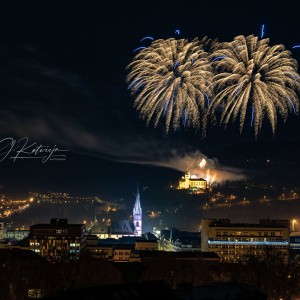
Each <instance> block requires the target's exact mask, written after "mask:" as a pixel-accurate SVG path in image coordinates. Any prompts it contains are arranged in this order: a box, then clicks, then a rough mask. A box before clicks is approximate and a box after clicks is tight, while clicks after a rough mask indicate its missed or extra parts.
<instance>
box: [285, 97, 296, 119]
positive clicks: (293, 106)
mask: <svg viewBox="0 0 300 300" xmlns="http://www.w3.org/2000/svg"><path fill="white" fill-rule="evenodd" d="M287 98H288V100H289V101H290V103H291V105H292V108H293V111H294V114H295V115H297V111H296V108H295V105H294V103H293V102H292V100H291V98H290V97H287Z"/></svg>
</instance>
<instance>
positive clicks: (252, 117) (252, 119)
mask: <svg viewBox="0 0 300 300" xmlns="http://www.w3.org/2000/svg"><path fill="white" fill-rule="evenodd" d="M253 121H254V106H253V105H252V113H251V127H252V126H253Z"/></svg>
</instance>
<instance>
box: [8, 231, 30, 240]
mask: <svg viewBox="0 0 300 300" xmlns="http://www.w3.org/2000/svg"><path fill="white" fill-rule="evenodd" d="M28 235H29V230H18V229H7V230H6V234H5V237H6V238H7V239H13V240H17V241H21V240H23V239H25V238H26V237H28Z"/></svg>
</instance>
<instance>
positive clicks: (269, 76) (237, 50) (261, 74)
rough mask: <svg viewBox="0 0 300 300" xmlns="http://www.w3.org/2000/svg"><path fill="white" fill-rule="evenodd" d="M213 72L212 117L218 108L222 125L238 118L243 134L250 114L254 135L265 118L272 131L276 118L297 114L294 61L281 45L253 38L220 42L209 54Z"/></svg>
mask: <svg viewBox="0 0 300 300" xmlns="http://www.w3.org/2000/svg"><path fill="white" fill-rule="evenodd" d="M212 64H213V66H214V67H215V69H216V75H215V76H214V78H213V84H212V88H213V90H214V92H215V93H214V97H213V100H212V102H211V106H210V111H211V115H212V116H215V114H214V112H215V110H216V108H217V107H218V106H219V105H221V106H222V107H223V111H222V114H221V120H220V122H221V124H224V125H225V126H226V125H227V124H228V122H229V121H230V119H232V120H233V121H235V120H236V119H238V117H239V124H240V130H241V131H242V129H243V126H244V122H245V117H246V114H247V113H248V112H249V115H250V114H251V118H249V119H250V120H251V121H250V124H251V126H253V127H254V131H255V135H256V136H257V134H258V132H259V131H260V129H261V127H262V123H263V119H264V117H265V116H267V118H268V119H269V121H270V124H271V127H272V131H273V133H274V132H275V128H276V123H277V116H278V115H280V116H281V117H282V118H283V119H284V120H286V118H287V116H288V114H289V113H297V112H298V109H299V102H298V97H297V93H296V92H297V91H298V90H299V87H300V81H299V75H298V74H297V62H296V60H295V59H293V58H292V57H291V52H290V51H288V50H285V48H284V46H283V45H276V46H272V47H271V46H269V39H261V40H259V39H258V37H255V36H253V35H249V36H247V37H245V36H242V35H241V36H237V37H235V38H234V40H233V41H232V42H229V43H219V44H218V45H217V46H216V49H215V51H214V52H213V54H212Z"/></svg>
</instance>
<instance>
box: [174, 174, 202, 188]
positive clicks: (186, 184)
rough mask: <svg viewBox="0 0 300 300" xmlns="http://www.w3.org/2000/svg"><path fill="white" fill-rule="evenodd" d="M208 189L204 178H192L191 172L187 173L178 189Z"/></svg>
mask: <svg viewBox="0 0 300 300" xmlns="http://www.w3.org/2000/svg"><path fill="white" fill-rule="evenodd" d="M206 188H207V182H206V180H205V179H203V178H192V176H191V174H190V172H189V171H187V172H186V173H185V175H184V177H183V178H182V180H180V181H179V185H178V189H179V190H187V189H201V190H205V189H206Z"/></svg>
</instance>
